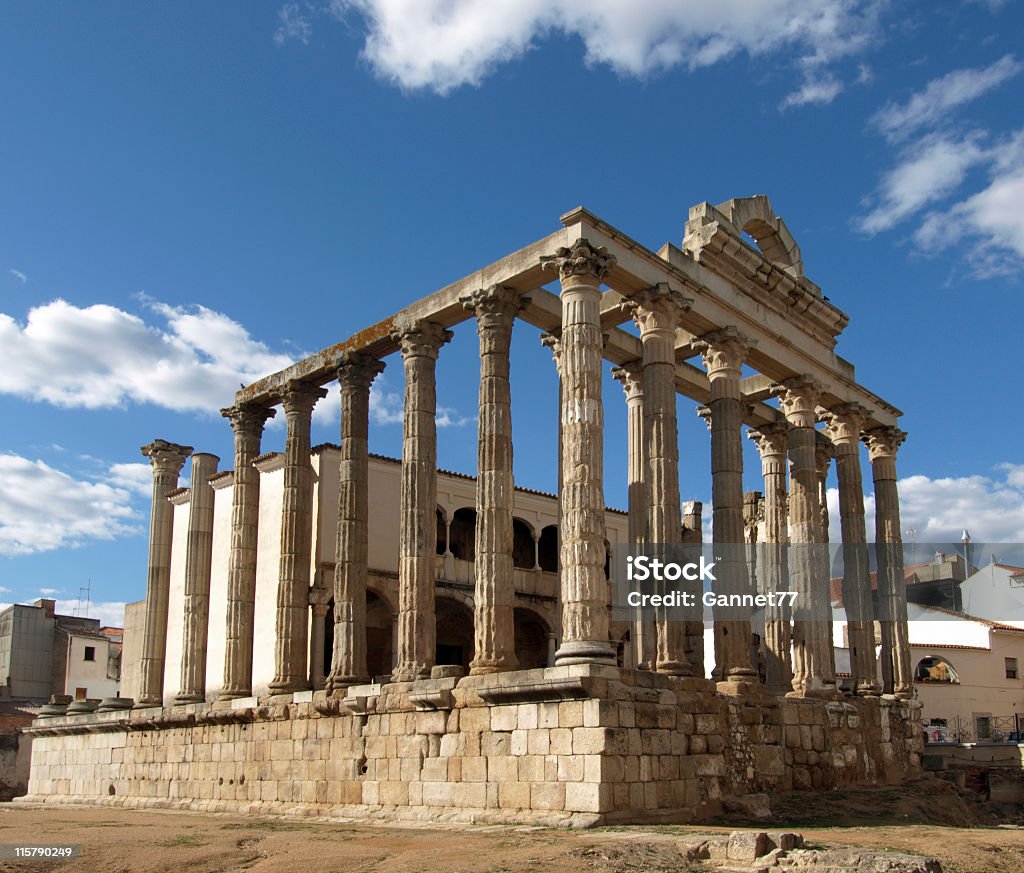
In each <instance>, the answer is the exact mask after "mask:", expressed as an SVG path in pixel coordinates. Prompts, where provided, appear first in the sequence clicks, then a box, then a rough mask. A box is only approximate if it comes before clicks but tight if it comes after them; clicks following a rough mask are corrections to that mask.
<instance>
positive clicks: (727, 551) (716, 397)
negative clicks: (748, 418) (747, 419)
mask: <svg viewBox="0 0 1024 873" xmlns="http://www.w3.org/2000/svg"><path fill="white" fill-rule="evenodd" d="M750 345H751V343H750V341H749V340H748V339H747V338H746V337H745V336H743V335H742V334H741V333H739V332H738V331H737V330H736V329H735V328H733V327H726V328H723V329H722V330H717V331H714V332H713V333H710V334H707V335H706V336H704V337H702V338H701V340H700V348H701V349H702V356H703V359H704V367H705V369H707V372H708V379H709V380H710V382H711V400H710V402H709V403H708V406H709V408H710V410H711V476H712V483H711V487H712V492H711V493H712V498H711V499H712V522H711V523H712V537H713V540H714V546H715V557H716V559H717V563H716V567H715V577H716V579H717V584H716V585H715V586H714V587H715V591H716V592H720V593H725V594H750V593H752V586H751V585H750V579H749V577H748V574H747V561H746V548H745V545H744V541H745V538H744V523H743V433H742V428H743V395H742V391H741V390H740V372H741V367H742V366H743V361H744V359H745V358H746V356H747V352H748V350H749V348H750ZM728 610H729V613H730V615H729V617H728V618H727V619H726V620H725V621H719V620H716V621H715V637H716V647H715V648H716V655H718V654H719V651H720V653H721V656H722V659H723V660H722V666H721V669H720V670H719V669H718V668H717V667H716V671H715V672H716V673H718V674H719V675H720V676H721V678H722V679H723V680H727V681H739V682H752V681H756V680H757V678H758V675H757V671H756V670H755V669H754V668H753V666H752V665H751V663H750V618H749V615H746V617H744V615H745V613H743V612H741V611H740V610H737V609H736V608H735V607H729V608H728ZM719 637H720V638H721V643H720V644H719V643H718V640H719Z"/></svg>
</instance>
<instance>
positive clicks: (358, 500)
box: [326, 352, 384, 691]
mask: <svg viewBox="0 0 1024 873" xmlns="http://www.w3.org/2000/svg"><path fill="white" fill-rule="evenodd" d="M383 369H384V364H383V363H381V362H380V361H378V360H376V359H375V358H372V357H370V356H369V355H366V354H363V353H360V352H354V353H353V352H345V353H343V354H342V355H341V357H340V359H339V361H338V383H339V386H340V388H341V459H340V461H339V464H338V543H337V552H336V555H335V564H334V650H333V652H332V653H331V673H330V675H329V676H328V678H327V683H326V686H327V689H328V690H329V691H335V690H341V689H344V688H347V687H348V686H349V685H357V684H359V683H360V682H365V681H367V680H368V679H369V678H370V675H369V672H368V670H367V667H366V577H367V561H368V552H369V511H370V509H369V506H370V498H369V478H370V470H369V458H370V455H369V451H370V449H369V435H370V386H371V385H372V384H373V380H374V379H375V378H376V377H377V374H378V373H380V372H381V371H382V370H383Z"/></svg>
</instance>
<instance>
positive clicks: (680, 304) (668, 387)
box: [622, 284, 694, 676]
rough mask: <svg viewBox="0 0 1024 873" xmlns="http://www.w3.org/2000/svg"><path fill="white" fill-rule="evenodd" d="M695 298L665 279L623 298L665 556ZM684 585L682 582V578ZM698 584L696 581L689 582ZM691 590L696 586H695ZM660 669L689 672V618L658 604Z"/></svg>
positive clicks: (650, 529)
mask: <svg viewBox="0 0 1024 873" xmlns="http://www.w3.org/2000/svg"><path fill="white" fill-rule="evenodd" d="M692 303H693V301H692V300H689V299H687V298H686V297H684V296H683V295H682V294H680V293H679V292H678V291H675V290H673V289H671V288H669V286H668V285H666V284H659V285H656V286H655V287H653V288H648V289H646V290H644V291H640V292H639V293H637V294H634V295H632V296H631V297H629V298H628V299H626V300H625V301H623V303H622V307H623V309H624V311H626V312H628V313H629V314H630V315H631V316H632V317H633V321H634V322H635V323H636V326H637V327H638V328H639V330H640V342H641V343H642V345H643V392H644V397H643V409H644V454H645V456H646V459H647V464H646V468H645V472H646V473H647V483H646V487H645V497H646V501H647V512H646V519H645V529H644V540H643V541H644V543H645V545H646V546H647V547H648V549H650V548H653V549H655V550H657V551H656V554H657V556H660V557H661V558H662V559H663V560H670V561H671V560H677V559H678V552H679V549H678V547H679V546H680V545H681V544H682V541H683V520H682V515H681V506H680V499H679V425H678V422H677V420H676V357H675V339H676V328H677V327H678V326H679V320H680V318H681V317H682V315H683V313H684V312H686V310H688V309H689V308H690V305H691V304H692ZM680 587H681V588H682V587H683V583H680ZM690 589H693V586H690ZM691 593H692V592H691ZM655 614H656V617H657V630H658V634H657V653H656V662H655V667H656V669H657V670H658V672H661V673H669V674H671V675H675V676H690V675H692V674H693V672H694V670H693V668H692V665H691V664H690V663H689V662H688V661H687V659H686V619H685V617H684V616H680V615H677V616H676V617H675V618H670V616H671V610H670V609H668V608H664V607H659V608H658V609H657V610H656V612H655Z"/></svg>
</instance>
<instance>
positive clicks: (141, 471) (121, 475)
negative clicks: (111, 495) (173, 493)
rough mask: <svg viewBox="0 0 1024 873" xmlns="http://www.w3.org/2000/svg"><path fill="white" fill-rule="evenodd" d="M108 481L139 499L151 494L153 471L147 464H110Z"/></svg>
mask: <svg viewBox="0 0 1024 873" xmlns="http://www.w3.org/2000/svg"><path fill="white" fill-rule="evenodd" d="M108 479H109V480H110V482H111V484H113V485H114V486H115V487H117V488H123V489H124V490H125V491H130V492H131V493H133V494H137V495H139V496H140V497H150V496H151V495H152V494H153V470H152V468H151V467H150V465H149V464H146V463H138V464H112V465H111V467H110V472H109V474H108Z"/></svg>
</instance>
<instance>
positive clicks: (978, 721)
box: [974, 715, 992, 740]
mask: <svg viewBox="0 0 1024 873" xmlns="http://www.w3.org/2000/svg"><path fill="white" fill-rule="evenodd" d="M974 727H975V731H974V733H975V735H976V737H977V739H979V740H990V739H992V716H990V715H976V716H975V717H974Z"/></svg>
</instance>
